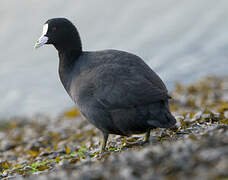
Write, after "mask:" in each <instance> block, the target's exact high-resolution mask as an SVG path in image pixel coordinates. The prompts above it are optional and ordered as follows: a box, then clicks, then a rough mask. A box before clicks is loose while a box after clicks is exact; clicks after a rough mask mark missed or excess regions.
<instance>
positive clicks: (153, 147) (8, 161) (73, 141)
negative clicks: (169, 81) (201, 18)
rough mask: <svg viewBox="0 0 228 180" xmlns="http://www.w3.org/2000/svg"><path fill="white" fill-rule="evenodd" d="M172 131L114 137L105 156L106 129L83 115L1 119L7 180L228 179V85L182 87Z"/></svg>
mask: <svg viewBox="0 0 228 180" xmlns="http://www.w3.org/2000/svg"><path fill="white" fill-rule="evenodd" d="M172 97H173V99H174V100H172V102H171V110H172V112H173V113H174V114H175V116H176V118H177V120H178V122H177V125H176V127H174V128H171V129H156V130H153V131H152V132H151V138H150V143H148V144H144V145H142V141H143V136H140V135H137V136H133V137H128V138H127V139H126V138H124V137H121V136H111V138H110V139H109V142H108V148H109V151H108V152H105V153H103V154H100V153H99V144H98V143H99V137H100V134H99V131H98V130H97V129H96V128H94V127H93V126H92V125H90V124H89V123H88V122H86V121H84V120H82V119H81V118H80V116H79V113H78V112H77V110H70V111H67V112H66V113H64V114H63V115H61V116H60V117H59V118H57V119H49V118H48V117H46V116H41V115H39V116H35V117H34V118H32V119H31V118H30V119H28V118H18V117H17V118H11V119H1V121H0V178H2V179H10V178H15V177H16V178H17V179H20V178H24V177H25V178H28V179H110V177H111V178H112V179H177V178H179V179H180V178H181V179H221V180H222V179H224V180H225V179H227V178H228V79H227V78H223V79H221V78H214V77H213V78H212V77H211V78H206V79H203V80H202V81H200V82H198V83H196V84H192V85H190V86H182V85H181V84H177V85H176V89H175V91H174V92H173V94H172Z"/></svg>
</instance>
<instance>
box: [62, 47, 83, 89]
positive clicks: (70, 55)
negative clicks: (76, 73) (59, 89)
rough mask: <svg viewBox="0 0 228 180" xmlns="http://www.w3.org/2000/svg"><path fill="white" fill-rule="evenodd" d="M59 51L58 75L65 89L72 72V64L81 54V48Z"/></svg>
mask: <svg viewBox="0 0 228 180" xmlns="http://www.w3.org/2000/svg"><path fill="white" fill-rule="evenodd" d="M58 53H59V76H60V80H61V82H62V84H63V86H64V88H65V89H66V90H67V89H68V88H69V87H68V86H69V84H70V82H69V81H70V80H71V78H70V77H71V76H72V75H71V74H72V73H73V69H74V65H75V62H76V61H77V59H78V58H79V57H80V55H81V54H82V51H81V50H77V49H68V50H67V51H58Z"/></svg>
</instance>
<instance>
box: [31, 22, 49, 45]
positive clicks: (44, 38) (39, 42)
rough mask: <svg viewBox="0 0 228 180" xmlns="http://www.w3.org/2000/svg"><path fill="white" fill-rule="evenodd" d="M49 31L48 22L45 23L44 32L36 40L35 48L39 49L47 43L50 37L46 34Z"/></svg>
mask: <svg viewBox="0 0 228 180" xmlns="http://www.w3.org/2000/svg"><path fill="white" fill-rule="evenodd" d="M47 32H48V24H44V26H43V33H42V35H41V37H40V38H39V39H38V40H37V41H36V44H35V46H34V48H35V49H37V48H39V47H41V46H43V45H44V44H46V43H47V41H48V37H47V36H45V35H46V34H47Z"/></svg>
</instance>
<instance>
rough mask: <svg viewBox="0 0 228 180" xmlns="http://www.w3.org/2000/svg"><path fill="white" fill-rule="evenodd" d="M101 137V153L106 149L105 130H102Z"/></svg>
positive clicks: (106, 138) (106, 137) (106, 136)
mask: <svg viewBox="0 0 228 180" xmlns="http://www.w3.org/2000/svg"><path fill="white" fill-rule="evenodd" d="M102 135H103V138H102V143H101V151H100V152H101V153H103V152H104V151H105V149H106V144H107V140H108V135H109V134H107V133H105V132H102Z"/></svg>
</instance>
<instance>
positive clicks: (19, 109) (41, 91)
mask: <svg viewBox="0 0 228 180" xmlns="http://www.w3.org/2000/svg"><path fill="white" fill-rule="evenodd" d="M53 17H67V18H69V19H70V20H72V21H73V23H74V24H76V25H77V27H78V30H79V32H80V34H81V38H82V41H83V48H84V49H85V50H102V49H108V48H113V49H121V50H126V51H130V52H133V53H136V54H138V55H139V56H141V57H143V58H144V59H145V60H146V62H147V63H148V64H149V65H150V66H151V67H152V68H153V69H154V70H155V71H156V72H157V73H158V74H159V75H160V76H161V77H162V79H163V80H164V81H165V82H166V84H167V86H168V87H169V89H172V87H173V85H174V84H175V82H177V81H180V82H183V83H189V82H193V81H195V80H197V79H199V78H201V77H204V76H207V75H227V74H228V72H227V71H228V1H227V0H219V1H215V0H191V1H187V0H186V1H180V0H166V1H157V0H144V1H139V0H125V1H122V0H115V1H107V0H98V1H92V0H88V1H85V0H77V1H75V0H67V1H64V0H58V1H56V0H48V1H45V2H44V1H40V0H29V1H28V0H20V1H18V0H10V1H9V0H1V1H0V83H1V86H0V95H1V100H0V117H9V116H15V115H32V114H36V113H46V114H50V115H57V114H58V113H59V112H61V111H63V110H64V109H66V108H68V107H71V106H72V105H73V103H72V102H71V100H70V98H69V97H68V95H67V94H66V92H65V91H64V89H63V88H62V85H61V83H60V81H59V78H58V73H57V68H58V57H57V52H56V51H55V49H54V48H53V47H50V46H46V47H43V48H40V49H38V50H34V49H33V46H34V43H35V41H36V40H37V38H38V37H39V36H40V34H41V31H42V25H43V23H44V22H45V21H46V20H47V19H49V18H53Z"/></svg>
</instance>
